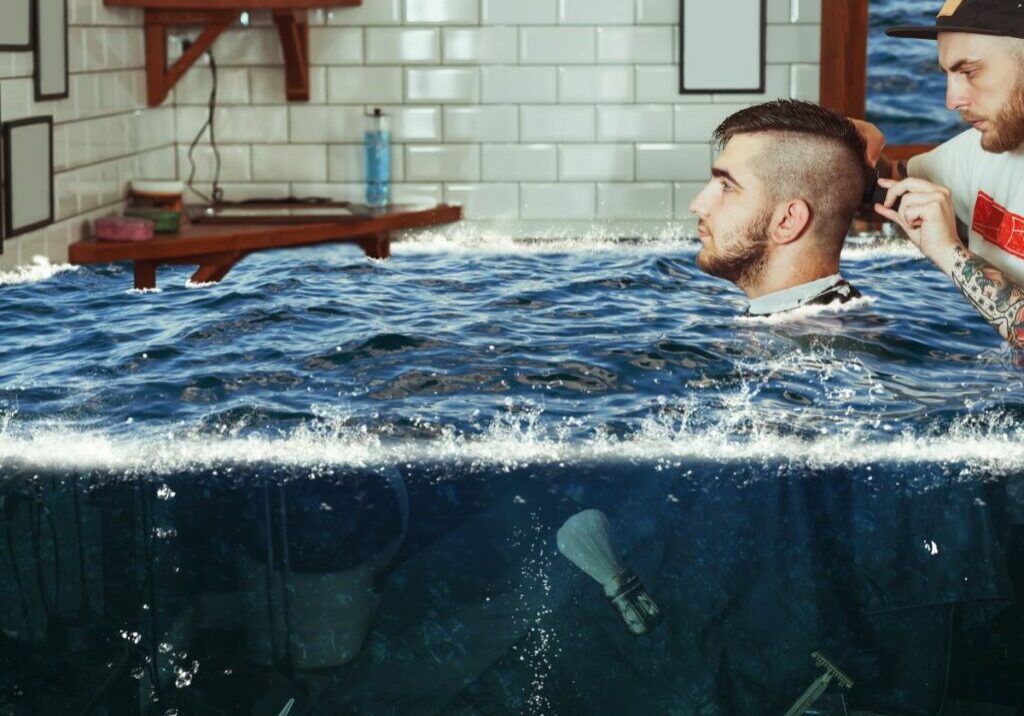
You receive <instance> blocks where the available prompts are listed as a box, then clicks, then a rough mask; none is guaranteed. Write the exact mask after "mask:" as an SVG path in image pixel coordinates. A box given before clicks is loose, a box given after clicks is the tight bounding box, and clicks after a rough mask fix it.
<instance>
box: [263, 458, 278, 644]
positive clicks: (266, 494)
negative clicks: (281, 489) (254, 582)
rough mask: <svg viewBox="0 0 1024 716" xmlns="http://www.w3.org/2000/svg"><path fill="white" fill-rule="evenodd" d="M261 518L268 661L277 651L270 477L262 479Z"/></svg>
mask: <svg viewBox="0 0 1024 716" xmlns="http://www.w3.org/2000/svg"><path fill="white" fill-rule="evenodd" d="M263 520H264V528H265V532H266V537H267V572H266V574H267V627H268V628H269V629H270V661H271V662H272V661H274V654H276V653H277V639H276V638H275V635H274V596H273V595H274V579H273V574H274V532H273V530H272V529H271V526H270V478H264V480H263Z"/></svg>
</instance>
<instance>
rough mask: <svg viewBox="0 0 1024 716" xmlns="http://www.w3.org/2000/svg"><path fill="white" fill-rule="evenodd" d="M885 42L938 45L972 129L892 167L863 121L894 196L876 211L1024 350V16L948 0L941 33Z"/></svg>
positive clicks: (902, 30) (915, 30)
mask: <svg viewBox="0 0 1024 716" xmlns="http://www.w3.org/2000/svg"><path fill="white" fill-rule="evenodd" d="M886 34H888V35H890V36H893V37H910V38H916V39H929V40H936V39H937V40H938V50H939V64H940V66H941V67H942V69H943V70H944V71H945V72H946V76H947V83H948V84H947V91H946V106H947V107H948V108H949V109H951V110H954V111H957V112H959V113H960V116H961V117H962V118H963V120H964V121H965V122H968V123H970V124H971V125H972V128H971V129H969V130H967V131H966V132H964V133H963V134H961V135H959V136H957V137H955V138H953V139H951V140H949V141H948V142H946V143H945V144H942V145H940V146H939V147H937V148H935V149H934V150H932V151H931V152H929V153H927V154H923V155H921V156H918V157H914V158H913V159H911V160H910V161H909V162H908V163H903V162H900V163H899V164H893V163H891V162H889V161H888V159H887V158H885V157H883V156H882V149H883V148H884V146H885V138H884V137H883V136H882V133H881V132H880V131H879V130H878V129H877V128H876V127H874V126H873V125H871V124H868V123H867V122H858V127H859V129H860V130H861V133H862V134H863V135H864V137H865V139H866V140H867V143H868V159H869V161H870V162H872V163H877V168H878V171H879V174H880V175H881V176H882V177H891V178H881V179H879V184H880V185H881V186H882V187H884V188H886V189H887V190H888V193H887V195H886V198H885V202H884V204H875V211H877V212H878V213H879V214H880V215H881V216H883V217H885V218H886V219H888V220H889V221H893V222H895V223H897V224H899V226H900V227H902V228H903V230H904V231H905V232H906V234H907V236H908V237H909V238H910V240H911V241H912V242H913V243H914V244H915V245H916V246H917V247H918V248H919V249H920V250H921V252H922V253H923V254H924V255H925V256H927V257H928V258H929V259H931V261H932V262H933V263H935V265H936V266H938V267H939V269H940V270H942V271H943V272H944V273H945V274H946V275H947V276H949V277H950V278H951V279H952V281H953V283H954V284H955V285H956V286H957V287H958V288H959V289H960V290H961V292H963V294H964V296H965V297H966V298H967V300H968V301H970V302H971V304H972V305H973V306H974V307H975V308H976V309H977V310H978V312H979V313H981V315H982V316H983V317H984V318H985V320H986V321H988V322H989V323H990V324H991V325H992V326H993V327H994V328H995V329H996V330H997V331H999V334H1000V335H1001V336H1002V337H1003V338H1004V339H1005V340H1006V341H1008V342H1009V344H1010V345H1011V346H1013V347H1015V348H1024V7H1022V6H1021V5H1020V4H1019V3H1018V2H1017V0H1013V1H1012V2H1011V1H1010V0H947V1H946V3H945V5H943V7H942V10H941V11H940V12H939V16H938V19H937V21H936V23H935V25H934V26H925V27H894V28H890V29H888V30H887V31H886ZM958 219H959V221H960V222H962V226H961V228H960V230H959V231H958V227H957V220H958ZM960 236H963V237H964V239H965V240H966V245H965V243H964V242H962V241H961V239H960Z"/></svg>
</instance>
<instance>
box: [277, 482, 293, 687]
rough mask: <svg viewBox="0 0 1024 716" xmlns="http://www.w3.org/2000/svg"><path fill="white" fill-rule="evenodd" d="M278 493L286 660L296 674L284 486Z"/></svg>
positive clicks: (279, 487) (278, 487)
mask: <svg viewBox="0 0 1024 716" xmlns="http://www.w3.org/2000/svg"><path fill="white" fill-rule="evenodd" d="M277 491H278V498H279V500H280V509H281V568H282V570H281V571H282V574H281V584H282V585H283V586H284V589H282V590H281V591H282V593H283V599H282V604H283V606H284V635H285V658H286V660H287V664H288V668H289V670H290V671H292V672H294V669H295V660H294V658H293V657H292V617H291V609H290V600H289V598H288V577H289V575H290V573H291V563H290V561H289V558H288V513H287V511H286V507H285V495H284V485H282V484H278V486H277Z"/></svg>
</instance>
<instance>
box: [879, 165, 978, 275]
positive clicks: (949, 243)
mask: <svg viewBox="0 0 1024 716" xmlns="http://www.w3.org/2000/svg"><path fill="white" fill-rule="evenodd" d="M878 185H879V186H881V187H884V188H886V189H888V190H889V192H888V194H887V195H886V197H885V204H875V211H877V212H878V213H879V214H880V215H882V216H884V217H885V218H886V219H888V220H889V221H893V222H895V223H897V224H899V225H900V226H901V227H902V228H903V231H905V232H906V234H907V236H908V237H910V241H911V242H912V243H913V244H914V245H915V246H917V248H919V249H921V253H923V254H924V255H925V256H927V257H928V258H930V259H931V260H932V261H933V262H935V264H936V265H937V266H938V267H939V268H940V269H942V270H943V271H945V272H946V273H949V272H950V271H952V268H953V250H954V249H955V248H956V247H958V246H959V245H960V240H959V239H958V238H957V235H956V213H955V212H954V211H953V198H952V195H951V194H950V191H949V189H947V188H946V187H944V186H939V185H938V184H933V183H931V182H929V181H925V180H924V179H913V178H911V179H904V180H903V181H896V180H894V179H879V180H878ZM897 197H902V199H901V200H900V206H899V209H898V210H893V209H892V206H893V204H895V203H896V199H897Z"/></svg>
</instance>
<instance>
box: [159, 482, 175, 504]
mask: <svg viewBox="0 0 1024 716" xmlns="http://www.w3.org/2000/svg"><path fill="white" fill-rule="evenodd" d="M175 494H176V493H175V492H174V490H172V489H171V488H170V487H168V486H167V485H166V484H164V485H160V487H158V488H157V490H156V496H157V499H159V500H170V499H173V498H174V496H175Z"/></svg>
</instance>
